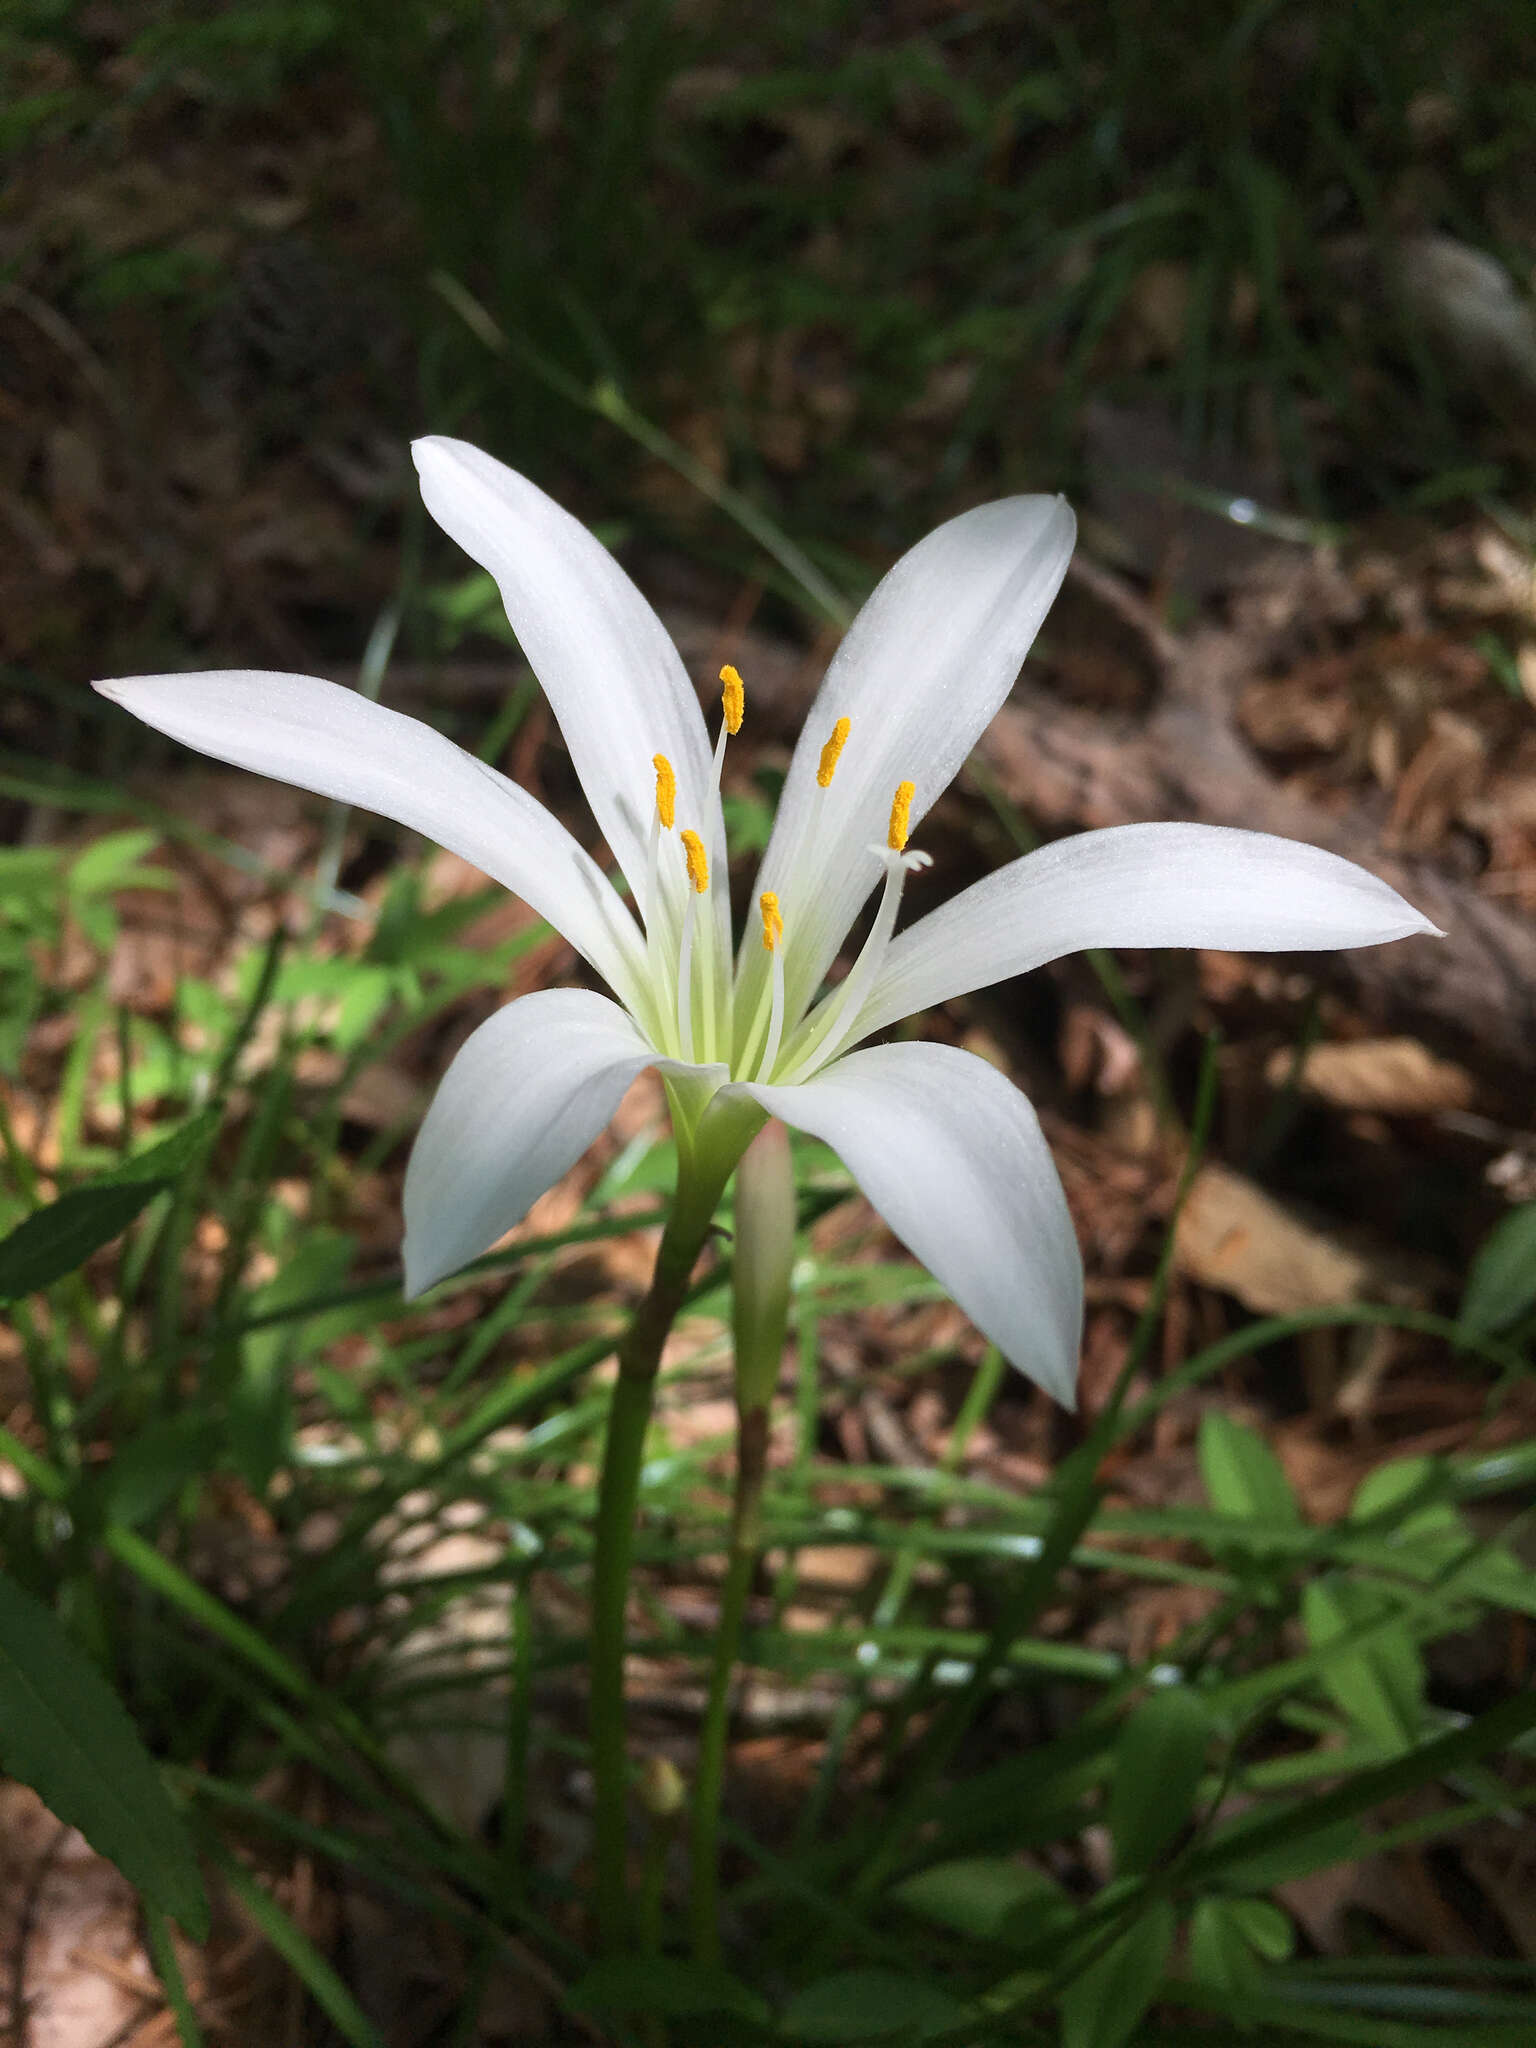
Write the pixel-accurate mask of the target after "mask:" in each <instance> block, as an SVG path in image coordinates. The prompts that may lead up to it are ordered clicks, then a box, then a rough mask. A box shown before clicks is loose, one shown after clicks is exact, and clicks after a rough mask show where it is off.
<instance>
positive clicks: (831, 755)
mask: <svg viewBox="0 0 1536 2048" xmlns="http://www.w3.org/2000/svg"><path fill="white" fill-rule="evenodd" d="M852 730H853V720H852V719H851V718H840V719H839V720H838V721H837V723H836V725H834V726H833V728H832V737H831V739H829V740H828V741H827V744H826V745H825V746H824V747H823V748H822V750H821V766H820V767H819V768H818V769H817V770H816V780H817V781H818V782H819V783H820V784H821V786H822V788H823V789H830V788H831V787H832V778H833V776H834V775H835V774H836V773H837V760H838V756H839V755H840V754H841V753H842V751H843V749H844V747H846V746H847V744H848V735H849V733H850V732H851V731H852Z"/></svg>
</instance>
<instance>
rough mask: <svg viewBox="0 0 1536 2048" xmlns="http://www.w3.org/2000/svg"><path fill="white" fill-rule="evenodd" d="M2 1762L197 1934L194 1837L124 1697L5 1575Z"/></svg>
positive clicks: (202, 1928) (201, 1913)
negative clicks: (170, 1793)
mask: <svg viewBox="0 0 1536 2048" xmlns="http://www.w3.org/2000/svg"><path fill="white" fill-rule="evenodd" d="M0 1764H3V1765H4V1768H5V1769H6V1770H7V1771H9V1772H10V1774H11V1776H12V1777H15V1778H20V1779H21V1780H22V1782H23V1783H24V1784H27V1785H30V1786H31V1787H32V1788H33V1790H34V1791H35V1792H36V1793H37V1794H38V1796H39V1797H40V1798H41V1799H42V1800H43V1802H44V1803H45V1805H47V1807H48V1808H49V1810H50V1811H51V1812H53V1813H55V1814H57V1815H58V1817H59V1819H60V1820H62V1821H67V1822H68V1823H69V1825H70V1826H71V1827H76V1828H78V1829H79V1830H80V1832H81V1834H83V1835H84V1836H85V1838H86V1840H87V1841H88V1842H89V1843H90V1844H91V1847H92V1848H93V1849H96V1850H98V1851H99V1852H100V1854H101V1855H103V1856H105V1857H107V1858H108V1859H109V1860H110V1861H111V1862H113V1863H115V1864H116V1865H117V1867H118V1869H119V1870H121V1872H122V1873H123V1875H124V1877H126V1878H127V1880H128V1882H129V1883H130V1884H131V1885H133V1886H134V1887H135V1888H136V1889H137V1890H138V1891H140V1892H142V1893H143V1894H144V1896H145V1898H146V1899H148V1900H149V1901H150V1903H151V1904H152V1905H154V1906H158V1907H159V1908H160V1909H161V1910H162V1911H164V1912H166V1913H170V1914H172V1915H174V1917H175V1918H176V1919H178V1920H179V1921H180V1922H181V1924H182V1926H183V1927H184V1928H185V1929H186V1930H187V1933H188V1934H189V1935H190V1936H191V1937H192V1939H193V1940H194V1941H202V1940H204V1939H205V1938H206V1936H207V1932H208V1903H207V1900H206V1899H205V1897H204V1895H203V1881H202V1878H201V1876H200V1875H199V1873H198V1868H197V1858H196V1856H195V1855H194V1854H193V1850H192V1843H191V1838H190V1837H189V1835H188V1834H187V1830H186V1827H185V1826H184V1824H183V1822H182V1818H181V1815H180V1814H179V1813H178V1812H177V1810H176V1808H175V1807H174V1806H173V1805H172V1804H171V1801H170V1798H169V1796H168V1794H167V1793H166V1790H165V1787H164V1786H163V1785H162V1784H161V1782H160V1777H159V1773H158V1772H157V1771H156V1769H155V1766H154V1763H153V1761H152V1760H151V1758H150V1755H149V1752H148V1751H147V1750H146V1749H145V1747H144V1745H143V1743H142V1742H141V1741H140V1739H139V1734H138V1730H137V1729H136V1728H135V1727H134V1725H133V1723H132V1721H130V1720H129V1718H128V1716H127V1714H126V1713H125V1711H124V1709H123V1706H122V1702H121V1701H120V1700H119V1699H118V1697H117V1695H116V1693H114V1692H113V1690H112V1688H111V1687H110V1686H109V1685H108V1684H107V1681H106V1680H105V1679H104V1678H103V1677H102V1675H101V1673H100V1672H99V1671H98V1670H97V1669H96V1666H95V1665H94V1664H93V1663H92V1662H91V1660H90V1658H89V1657H87V1656H86V1654H85V1652H84V1651H83V1650H82V1649H81V1648H80V1646H79V1644H78V1643H77V1642H76V1641H75V1639H74V1638H73V1636H71V1635H70V1634H68V1632H67V1631H66V1630H65V1629H64V1628H63V1627H62V1626H61V1624H60V1623H59V1621H58V1620H57V1619H56V1618H55V1616H54V1615H53V1614H52V1613H51V1612H50V1611H49V1609H48V1608H46V1607H44V1606H43V1604H42V1603H41V1601H38V1600H34V1599H33V1597H32V1595H31V1594H30V1593H26V1592H23V1591H22V1589H21V1588H20V1587H19V1586H17V1585H15V1584H14V1583H13V1582H12V1581H11V1580H10V1579H7V1578H4V1577H0Z"/></svg>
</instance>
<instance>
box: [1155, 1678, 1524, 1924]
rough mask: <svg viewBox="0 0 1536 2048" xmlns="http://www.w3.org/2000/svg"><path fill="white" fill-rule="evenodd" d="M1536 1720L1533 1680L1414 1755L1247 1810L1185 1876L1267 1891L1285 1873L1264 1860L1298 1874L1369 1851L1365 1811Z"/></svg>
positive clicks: (1498, 1745) (1501, 1744)
mask: <svg viewBox="0 0 1536 2048" xmlns="http://www.w3.org/2000/svg"><path fill="white" fill-rule="evenodd" d="M1533 1727H1536V1690H1533V1689H1532V1688H1530V1687H1526V1688H1525V1689H1524V1690H1522V1691H1520V1692H1516V1693H1512V1694H1511V1695H1510V1697H1509V1698H1508V1699H1505V1700H1500V1702H1499V1704H1498V1705H1497V1706H1496V1707H1490V1708H1489V1709H1488V1711H1487V1712H1486V1713H1484V1714H1479V1715H1478V1717H1477V1719H1476V1720H1475V1721H1469V1722H1468V1723H1467V1724H1466V1726H1465V1727H1462V1728H1452V1729H1450V1730H1449V1731H1448V1732H1447V1733H1446V1734H1444V1735H1437V1736H1435V1737H1434V1739H1433V1740H1432V1741H1429V1742H1422V1743H1420V1744H1419V1745H1418V1746H1417V1748H1415V1749H1413V1750H1411V1751H1410V1752H1409V1753H1408V1755H1407V1756H1401V1757H1394V1758H1393V1759H1392V1761H1391V1762H1390V1763H1384V1764H1378V1765H1376V1766H1375V1767H1374V1768H1373V1769H1371V1770H1368V1771H1358V1772H1356V1774H1355V1775H1354V1776H1353V1777H1352V1778H1350V1779H1349V1780H1348V1781H1347V1782H1346V1783H1345V1784H1343V1785H1339V1786H1337V1787H1336V1788H1335V1789H1334V1790H1333V1791H1332V1792H1324V1793H1322V1794H1321V1795H1320V1796H1319V1797H1318V1798H1316V1799H1313V1800H1311V1801H1310V1802H1309V1803H1308V1804H1306V1805H1305V1806H1297V1805H1295V1804H1290V1803H1288V1804H1286V1805H1285V1806H1282V1807H1280V1808H1278V1809H1272V1810H1270V1811H1268V1812H1264V1811H1257V1812H1253V1813H1245V1814H1243V1815H1242V1816H1241V1817H1240V1818H1239V1819H1238V1820H1236V1821H1233V1822H1231V1823H1230V1824H1229V1825H1228V1826H1226V1827H1224V1828H1223V1829H1222V1830H1221V1831H1220V1833H1218V1834H1215V1835H1213V1836H1212V1837H1211V1839H1210V1841H1209V1842H1208V1843H1207V1844H1206V1845H1205V1846H1204V1847H1203V1848H1202V1849H1201V1850H1200V1851H1199V1852H1198V1853H1197V1854H1196V1855H1195V1856H1193V1857H1192V1858H1191V1859H1190V1861H1189V1864H1188V1867H1187V1869H1186V1871H1185V1876H1186V1877H1187V1879H1188V1880H1189V1881H1190V1882H1192V1883H1198V1882H1203V1881H1205V1880H1207V1879H1209V1878H1211V1877H1213V1876H1215V1875H1217V1874H1218V1873H1219V1875H1220V1877H1221V1879H1222V1881H1223V1882H1224V1883H1227V1884H1230V1885H1232V1886H1233V1887H1234V1888H1235V1889H1237V1890H1240V1891H1267V1890H1269V1889H1270V1888H1271V1886H1273V1885H1275V1884H1278V1883H1280V1882H1282V1879H1281V1878H1280V1877H1276V1876H1271V1875H1268V1874H1265V1875H1262V1876H1260V1875H1255V1874H1254V1873H1255V1870H1256V1869H1257V1868H1258V1867H1259V1866H1261V1865H1262V1866H1263V1867H1264V1869H1265V1871H1266V1873H1267V1871H1268V1868H1269V1866H1270V1864H1271V1863H1281V1862H1285V1863H1286V1870H1285V1875H1287V1876H1291V1875H1299V1874H1300V1872H1301V1871H1303V1870H1310V1869H1317V1868H1318V1867H1319V1866H1320V1865H1321V1864H1322V1863H1324V1862H1330V1863H1342V1862H1345V1861H1347V1860H1348V1859H1349V1858H1350V1857H1351V1856H1352V1855H1360V1854H1362V1853H1364V1851H1365V1849H1366V1848H1367V1847H1368V1846H1369V1837H1367V1836H1366V1835H1365V1834H1364V1833H1363V1832H1362V1831H1361V1830H1359V1829H1358V1828H1355V1827H1354V1825H1353V1823H1354V1821H1355V1819H1356V1817H1357V1816H1358V1815H1360V1814H1364V1813H1369V1812H1370V1811H1371V1809H1372V1808H1373V1807H1376V1806H1380V1805H1381V1804H1382V1803H1383V1801H1385V1800H1388V1799H1396V1798H1399V1797H1401V1795H1402V1794H1403V1793H1405V1792H1412V1791H1415V1790H1417V1788H1418V1787H1419V1786H1420V1785H1427V1784H1430V1783H1431V1782H1433V1780H1435V1779H1437V1778H1443V1777H1446V1776H1448V1775H1449V1774H1450V1773H1451V1772H1452V1771H1460V1770H1463V1769H1465V1767H1466V1766H1467V1765H1468V1764H1472V1763H1477V1762H1479V1761H1480V1760H1481V1759H1482V1758H1483V1757H1485V1756H1489V1755H1491V1754H1492V1753H1494V1752H1495V1751H1497V1750H1500V1749H1504V1748H1507V1747H1508V1746H1509V1744H1511V1743H1513V1742H1517V1741H1519V1739H1520V1738H1521V1737H1522V1736H1523V1735H1526V1734H1528V1733H1529V1732H1530V1730H1531V1729H1532V1728H1533ZM1335 1832H1338V1833H1340V1834H1341V1835H1342V1837H1343V1839H1342V1840H1341V1841H1340V1842H1339V1844H1338V1847H1337V1853H1328V1854H1326V1855H1325V1854H1321V1853H1314V1855H1313V1856H1312V1857H1311V1859H1310V1860H1305V1861H1303V1860H1301V1857H1302V1852H1303V1851H1305V1850H1306V1849H1307V1847H1308V1845H1309V1843H1310V1844H1311V1846H1312V1848H1313V1850H1314V1852H1316V1851H1317V1850H1318V1849H1319V1847H1320V1845H1321V1844H1322V1843H1323V1842H1324V1841H1325V1840H1326V1841H1328V1842H1329V1846H1330V1848H1331V1847H1332V1843H1331V1838H1332V1836H1333V1835H1334V1834H1335ZM1351 1835H1352V1836H1353V1841H1352V1842H1351V1840H1350V1836H1351ZM1287 1859H1289V1861H1287Z"/></svg>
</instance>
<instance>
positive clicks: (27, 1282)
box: [0, 1109, 218, 1302]
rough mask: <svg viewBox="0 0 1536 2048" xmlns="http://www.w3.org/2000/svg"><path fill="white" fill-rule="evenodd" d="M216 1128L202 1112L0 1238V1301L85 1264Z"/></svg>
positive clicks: (213, 1118) (212, 1116)
mask: <svg viewBox="0 0 1536 2048" xmlns="http://www.w3.org/2000/svg"><path fill="white" fill-rule="evenodd" d="M217 1127H218V1112H217V1110H214V1109H205V1110H203V1111H202V1112H201V1113H200V1114H199V1115H197V1116H194V1117H192V1118H191V1119H190V1120H189V1121H188V1122H187V1123H185V1124H183V1125H182V1127H181V1129H180V1130H179V1131H175V1132H173V1133H172V1134H171V1136H170V1137H169V1138H166V1139H163V1140H162V1141H161V1143H160V1144H158V1145H151V1146H150V1147H149V1149H148V1150H147V1151H144V1152H141V1153H139V1155H138V1156H137V1157H136V1158H134V1159H129V1160H125V1161H124V1163H123V1164H122V1165H121V1166H118V1167H115V1168H114V1169H113V1170H112V1172H111V1173H107V1174H103V1175H101V1176H100V1178H99V1179H96V1180H93V1181H89V1182H87V1183H86V1185H85V1186H84V1187H78V1188H71V1189H70V1191H69V1193H68V1194H64V1195H60V1197H59V1198H58V1200H57V1201H56V1202H50V1203H48V1204H47V1206H46V1207H45V1208H42V1209H38V1210H36V1211H35V1212H34V1213H33V1214H32V1215H30V1216H29V1217H27V1219H26V1221H25V1222H24V1223H19V1224H18V1225H17V1226H16V1228H15V1229H14V1230H13V1231H12V1232H11V1233H10V1235H9V1236H8V1237H6V1238H4V1239H0V1302H11V1301H16V1300H18V1299H19V1298H20V1297H21V1296H22V1295H24V1294H32V1293H35V1292H36V1291H37V1290H38V1289H39V1288H42V1287H51V1286H52V1285H53V1283H54V1281H55V1280H60V1279H62V1278H63V1277H64V1275H65V1274H66V1273H72V1272H73V1271H74V1270H75V1268H76V1267H77V1266H82V1265H84V1263H85V1261H86V1260H87V1259H88V1258H89V1257H90V1256H91V1253H92V1252H94V1251H99V1250H100V1248H101V1247H102V1246H103V1245H104V1244H110V1243H111V1242H112V1239H113V1238H114V1237H117V1236H119V1235H120V1234H121V1233H122V1232H123V1231H124V1230H126V1229H127V1228H128V1225H129V1224H130V1223H131V1222H132V1221H133V1219H134V1218H135V1216H137V1215H138V1214H139V1212H140V1211H141V1210H142V1209H145V1208H147V1207H148V1205H149V1204H150V1203H151V1202H152V1201H153V1200H154V1198H155V1196H156V1195H157V1194H159V1193H160V1191H161V1189H162V1188H166V1187H169V1186H170V1184H171V1183H172V1182H173V1181H174V1180H176V1179H177V1177H178V1176H179V1175H180V1174H181V1172H182V1170H183V1169H184V1168H185V1167H186V1166H187V1165H188V1163H189V1162H190V1161H191V1160H192V1159H194V1158H195V1157H196V1156H197V1153H198V1152H199V1150H200V1149H201V1148H202V1146H203V1145H204V1144H206V1143H207V1141H208V1140H209V1139H210V1138H211V1137H212V1135H213V1133H214V1131H215V1130H216V1129H217Z"/></svg>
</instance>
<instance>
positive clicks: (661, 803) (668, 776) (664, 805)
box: [651, 754, 677, 832]
mask: <svg viewBox="0 0 1536 2048" xmlns="http://www.w3.org/2000/svg"><path fill="white" fill-rule="evenodd" d="M651 766H652V767H653V768H654V769H655V770H656V815H657V817H658V818H660V820H661V822H662V824H663V826H665V828H666V830H667V831H668V832H670V831H671V830H672V827H673V825H674V824H675V823H676V821H677V770H676V769H675V768H674V767H673V766H672V763H671V762H670V761H669V760H668V759H667V757H666V755H665V754H652V756H651Z"/></svg>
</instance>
